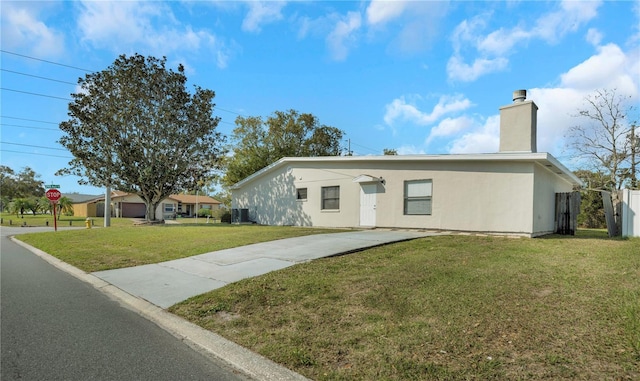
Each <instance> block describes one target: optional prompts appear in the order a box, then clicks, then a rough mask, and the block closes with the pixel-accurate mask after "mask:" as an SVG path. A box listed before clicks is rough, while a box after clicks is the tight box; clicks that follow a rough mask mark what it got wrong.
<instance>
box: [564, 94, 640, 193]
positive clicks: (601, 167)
mask: <svg viewBox="0 0 640 381" xmlns="http://www.w3.org/2000/svg"><path fill="white" fill-rule="evenodd" d="M635 111H636V108H635V107H634V106H633V104H632V103H631V98H630V97H629V96H623V95H621V94H618V93H617V91H616V90H615V89H614V90H608V89H604V90H597V91H596V92H595V93H594V94H592V95H590V96H588V97H586V98H585V104H584V106H583V107H582V108H581V109H579V110H578V114H577V115H576V117H578V118H580V121H581V122H580V124H577V125H575V126H573V127H571V128H570V129H569V133H568V136H567V137H568V146H569V148H570V149H571V150H572V151H573V152H575V153H576V155H577V156H579V157H580V158H583V159H586V160H587V162H588V163H589V164H590V165H591V169H592V170H593V171H595V172H602V173H604V174H605V175H606V177H607V179H606V182H605V184H604V188H605V189H606V190H610V191H616V190H619V189H621V188H622V187H623V186H624V185H626V184H633V185H635V184H636V178H635V177H636V174H635V172H636V171H635V162H636V157H635V155H636V150H635V149H632V147H637V145H638V143H637V139H638V138H637V131H635V129H634V128H633V126H634V124H635V121H633V120H632V119H633V117H634V116H635V115H634V112H635Z"/></svg>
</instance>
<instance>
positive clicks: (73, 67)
mask: <svg viewBox="0 0 640 381" xmlns="http://www.w3.org/2000/svg"><path fill="white" fill-rule="evenodd" d="M0 52H2V53H6V54H11V55H14V56H18V57H22V58H28V59H30V60H34V61H40V62H46V63H48V64H52V65H58V66H64V67H68V68H71V69H76V70H82V71H86V72H88V73H94V72H95V70H89V69H83V68H81V67H77V66H71V65H65V64H61V63H59V62H53V61H47V60H43V59H42V58H36V57H31V56H27V55H24V54H18V53H14V52H10V51H7V50H3V49H0Z"/></svg>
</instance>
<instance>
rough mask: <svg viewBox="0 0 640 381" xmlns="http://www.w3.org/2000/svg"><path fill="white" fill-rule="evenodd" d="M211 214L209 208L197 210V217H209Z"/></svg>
mask: <svg viewBox="0 0 640 381" xmlns="http://www.w3.org/2000/svg"><path fill="white" fill-rule="evenodd" d="M209 216H211V209H206V208H202V209H200V210H198V217H209Z"/></svg>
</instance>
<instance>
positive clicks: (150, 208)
mask: <svg viewBox="0 0 640 381" xmlns="http://www.w3.org/2000/svg"><path fill="white" fill-rule="evenodd" d="M158 204H160V203H159V202H151V201H148V202H147V203H146V204H145V205H146V206H147V221H155V220H156V209H157V207H158Z"/></svg>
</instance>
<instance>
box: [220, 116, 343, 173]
mask: <svg viewBox="0 0 640 381" xmlns="http://www.w3.org/2000/svg"><path fill="white" fill-rule="evenodd" d="M344 135H345V133H344V131H342V130H340V129H338V128H336V127H331V126H326V125H323V124H320V122H319V121H318V118H317V117H315V116H314V115H312V114H308V113H302V114H301V113H299V112H298V111H296V110H289V111H286V112H284V111H276V112H275V113H273V114H272V115H271V116H269V117H268V118H267V119H266V120H263V119H262V117H259V116H250V117H243V116H239V117H238V118H236V128H235V129H234V130H233V135H232V138H231V140H232V145H231V146H230V149H231V150H232V151H233V156H230V157H228V158H227V159H226V162H225V169H226V173H225V176H224V178H223V179H222V182H223V184H224V185H226V186H230V185H233V184H235V183H237V182H238V181H240V180H242V179H244V178H245V177H247V176H249V175H251V174H253V173H254V172H256V171H259V170H260V169H262V168H264V167H266V166H268V165H269V164H271V163H273V162H275V161H277V160H279V159H281V158H283V157H305V156H338V155H340V153H341V148H340V141H341V140H342V137H343V136H344Z"/></svg>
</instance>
